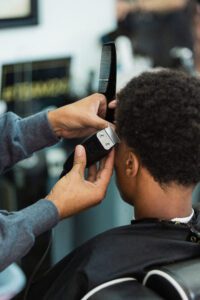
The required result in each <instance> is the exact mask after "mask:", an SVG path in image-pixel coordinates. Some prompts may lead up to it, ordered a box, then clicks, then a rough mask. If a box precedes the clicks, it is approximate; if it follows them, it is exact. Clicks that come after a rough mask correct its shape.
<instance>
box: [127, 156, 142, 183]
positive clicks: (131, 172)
mask: <svg viewBox="0 0 200 300" xmlns="http://www.w3.org/2000/svg"><path fill="white" fill-rule="evenodd" d="M139 165H140V163H139V159H138V157H137V156H136V155H135V153H133V152H132V151H130V152H129V153H128V158H127V159H126V175H127V176H128V177H135V176H136V175H137V173H138V170H139Z"/></svg>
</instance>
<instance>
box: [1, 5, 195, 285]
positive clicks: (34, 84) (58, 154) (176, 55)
mask: <svg viewBox="0 0 200 300" xmlns="http://www.w3.org/2000/svg"><path fill="white" fill-rule="evenodd" d="M133 2H134V0H101V1H97V0H74V1H70V0H57V1H54V0H6V1H5V0H0V45H1V46H0V91H1V96H0V114H3V113H6V112H7V111H13V112H14V113H16V114H17V115H19V116H20V117H22V118H24V117H27V116H30V115H32V114H35V113H37V112H40V111H42V110H48V109H52V108H57V107H61V106H63V105H66V104H70V103H72V102H74V101H77V100H79V99H82V98H84V97H86V96H88V95H90V94H92V93H95V92H97V91H98V78H99V71H100V60H101V51H102V46H103V44H104V43H108V42H114V43H115V47H116V53H117V91H119V90H120V89H121V88H122V87H123V86H124V85H125V84H126V83H127V82H128V81H129V80H130V79H131V78H132V77H133V76H137V75H139V74H141V73H142V72H143V71H148V70H149V69H152V68H156V67H166V68H173V69H179V70H183V71H184V72H186V73H189V74H196V75H197V76H198V74H199V73H200V4H199V3H198V1H195V0H182V1H179V0H178V1H177V0H173V1H164V0H151V1H148V0H146V1H145V0H144V2H145V3H146V2H147V3H146V5H144V8H142V7H141V8H140V10H134V9H133V8H132V4H133ZM162 2H163V3H164V2H166V3H165V5H162ZM171 2H173V4H171ZM176 2H177V3H176ZM79 142H80V139H72V140H68V141H65V140H62V141H60V142H59V143H58V144H56V145H55V146H52V147H49V148H46V149H45V150H42V151H39V152H37V153H35V154H34V155H33V156H31V157H30V158H28V159H26V160H24V161H21V162H19V163H17V164H16V165H15V167H14V168H12V169H11V170H9V171H7V172H6V173H5V174H3V175H1V177H0V204H1V210H8V211H16V210H20V209H23V208H24V207H26V206H28V205H31V204H33V203H34V202H35V201H37V200H38V199H41V198H43V197H44V196H45V195H47V193H48V192H49V191H50V189H51V187H52V186H53V185H54V184H55V183H56V181H57V180H58V178H59V176H60V173H61V172H62V168H63V164H64V163H65V161H66V159H67V157H68V156H69V155H70V153H71V151H72V150H73V149H74V147H75V145H76V144H78V143H79ZM199 199H200V188H199V187H198V185H197V187H196V189H195V192H194V195H193V202H194V203H197V202H198V201H200V200H199ZM132 218H133V210H132V207H130V206H129V205H128V204H126V203H124V202H123V201H122V199H121V197H120V194H119V192H118V190H117V188H116V186H115V174H114V175H113V177H112V179H111V182H110V184H109V188H108V191H107V194H106V199H105V201H103V202H102V203H101V205H99V206H97V207H94V208H91V209H89V210H87V211H85V212H81V213H79V214H78V215H76V216H73V217H70V218H68V219H66V220H63V221H62V222H60V223H59V224H58V225H57V226H56V227H55V228H54V229H53V230H52V232H47V233H45V234H42V235H41V236H40V237H38V238H37V239H36V242H35V245H34V247H33V248H32V250H31V251H30V252H29V253H28V254H27V255H26V256H25V257H24V258H22V259H21V260H20V262H19V263H18V265H19V266H20V269H21V270H22V272H23V274H24V277H25V278H26V279H25V280H26V281H27V280H28V279H29V278H30V276H31V274H32V271H33V269H34V266H35V265H36V264H37V263H38V261H40V260H41V258H42V257H43V254H44V253H45V252H46V248H47V245H49V240H50V239H51V240H52V242H51V245H50V246H49V249H48V251H47V253H46V255H45V258H44V260H43V262H42V264H41V266H40V273H42V272H44V271H45V270H47V269H48V268H49V267H51V266H52V265H54V264H55V263H56V262H58V261H60V260H61V259H62V258H63V257H64V256H65V255H66V254H68V253H69V252H70V251H72V250H73V249H74V248H75V247H77V246H79V245H81V244H82V243H83V242H85V241H86V240H88V239H89V238H92V237H93V236H95V235H96V234H99V233H101V232H103V231H105V230H108V229H110V228H113V227H116V226H121V225H126V224H129V222H130V221H131V219H132Z"/></svg>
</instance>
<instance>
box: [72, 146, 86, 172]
mask: <svg viewBox="0 0 200 300" xmlns="http://www.w3.org/2000/svg"><path fill="white" fill-rule="evenodd" d="M85 167H86V152H85V148H84V147H83V146H82V145H78V146H76V148H75V153H74V163H73V170H75V171H76V172H79V174H80V175H82V176H84V171H85Z"/></svg>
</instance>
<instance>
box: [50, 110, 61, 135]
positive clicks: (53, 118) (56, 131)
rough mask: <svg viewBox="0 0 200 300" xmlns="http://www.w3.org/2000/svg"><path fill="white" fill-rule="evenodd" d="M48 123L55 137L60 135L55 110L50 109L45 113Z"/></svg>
mask: <svg viewBox="0 0 200 300" xmlns="http://www.w3.org/2000/svg"><path fill="white" fill-rule="evenodd" d="M47 117H48V121H49V124H50V125H51V128H52V130H53V132H54V134H55V135H56V137H57V138H60V137H61V128H60V126H59V121H58V117H57V110H50V111H48V113H47Z"/></svg>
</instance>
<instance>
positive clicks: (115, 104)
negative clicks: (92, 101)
mask: <svg viewBox="0 0 200 300" xmlns="http://www.w3.org/2000/svg"><path fill="white" fill-rule="evenodd" d="M108 107H109V108H111V109H115V108H116V107H117V100H113V101H111V102H110V103H109V104H108Z"/></svg>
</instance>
